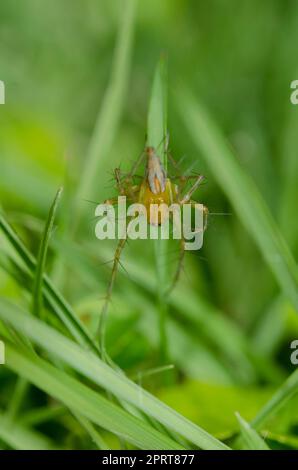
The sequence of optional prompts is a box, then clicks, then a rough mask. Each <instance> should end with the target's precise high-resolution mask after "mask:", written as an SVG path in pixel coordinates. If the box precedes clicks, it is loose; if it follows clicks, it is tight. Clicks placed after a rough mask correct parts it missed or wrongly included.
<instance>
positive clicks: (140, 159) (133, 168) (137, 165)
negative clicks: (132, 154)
mask: <svg viewBox="0 0 298 470" xmlns="http://www.w3.org/2000/svg"><path fill="white" fill-rule="evenodd" d="M145 155H146V154H145V152H142V153H141V155H140V156H139V158H138V159H137V161H136V162H135V163H134V164H133V166H132V169H131V170H130V172H129V173H128V175H127V177H128V178H132V177H133V176H134V175H135V172H136V171H137V169H138V168H139V166H140V165H141V163H142V161H143V160H144V157H145Z"/></svg>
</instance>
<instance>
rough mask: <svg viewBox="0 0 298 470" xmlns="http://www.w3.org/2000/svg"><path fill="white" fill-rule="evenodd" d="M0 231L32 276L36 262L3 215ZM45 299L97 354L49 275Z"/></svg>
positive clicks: (46, 282) (45, 282)
mask: <svg viewBox="0 0 298 470" xmlns="http://www.w3.org/2000/svg"><path fill="white" fill-rule="evenodd" d="M0 230H1V231H2V232H3V234H4V235H5V237H6V239H7V240H8V242H9V243H10V244H11V245H12V246H13V247H14V249H15V251H16V253H17V254H18V255H19V256H20V258H21V259H22V261H23V262H24V263H25V265H26V266H27V268H28V269H29V271H30V272H31V274H32V275H33V273H34V272H35V271H36V260H35V258H34V256H33V255H32V254H31V253H30V252H29V250H28V249H27V248H26V246H25V245H24V244H23V242H22V241H21V240H20V238H19V237H18V235H17V234H16V232H15V231H14V230H13V228H12V227H11V226H10V225H9V224H8V222H7V221H6V219H5V218H4V216H3V215H2V214H0ZM44 289H45V297H46V299H47V300H48V302H49V304H50V306H51V307H52V310H53V311H54V312H55V313H56V315H57V316H58V318H60V320H61V321H62V322H63V323H64V325H65V326H66V327H67V329H68V330H69V332H70V333H71V334H72V336H73V337H74V338H75V339H76V340H77V341H78V342H79V343H80V344H82V345H85V346H87V347H89V348H90V349H92V350H93V351H95V352H98V346H97V345H96V343H95V341H94V340H93V339H92V338H91V336H90V334H89V333H88V331H87V330H86V328H85V327H84V325H83V324H82V322H81V321H80V320H79V318H78V317H77V315H76V314H75V313H74V312H73V311H72V308H71V307H70V305H69V304H68V302H67V301H66V300H65V299H64V298H63V296H62V295H61V294H60V293H59V291H58V290H57V289H56V288H55V287H54V286H53V284H52V282H51V281H50V279H49V278H48V276H47V275H44Z"/></svg>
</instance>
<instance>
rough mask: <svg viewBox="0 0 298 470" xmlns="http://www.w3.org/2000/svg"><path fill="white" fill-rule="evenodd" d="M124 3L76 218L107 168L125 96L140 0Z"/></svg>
mask: <svg viewBox="0 0 298 470" xmlns="http://www.w3.org/2000/svg"><path fill="white" fill-rule="evenodd" d="M123 3H124V4H123V5H122V6H121V10H120V14H121V25H120V29H119V32H118V39H117V44H116V49H115V53H114V59H113V68H112V73H111V77H110V82H109V85H108V88H107V90H106V93H105V96H104V99H103V103H102V105H101V108H100V111H99V114H98V117H97V121H96V124H95V129H94V132H93V135H92V138H91V142H90V145H89V149H88V153H87V156H86V162H85V165H84V169H83V173H82V176H81V179H80V183H79V187H78V191H77V215H76V216H77V218H79V217H80V214H81V209H80V208H81V205H80V204H81V202H82V199H84V198H87V197H88V198H89V199H92V197H93V195H94V190H95V186H96V184H97V181H98V175H100V173H101V172H102V171H103V170H104V169H105V168H106V165H107V163H108V158H109V150H110V148H111V146H112V143H113V140H114V139H115V135H116V132H117V128H118V125H119V121H120V118H121V113H122V109H123V104H124V100H125V97H126V90H127V83H128V76H129V70H130V63H131V55H132V45H133V31H134V24H135V16H136V5H137V0H125V2H123Z"/></svg>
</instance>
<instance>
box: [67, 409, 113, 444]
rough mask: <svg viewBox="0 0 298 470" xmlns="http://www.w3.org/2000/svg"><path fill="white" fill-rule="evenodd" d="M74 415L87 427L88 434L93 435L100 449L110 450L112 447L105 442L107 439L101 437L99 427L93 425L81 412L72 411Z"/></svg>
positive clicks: (93, 439) (92, 437)
mask: <svg viewBox="0 0 298 470" xmlns="http://www.w3.org/2000/svg"><path fill="white" fill-rule="evenodd" d="M72 414H73V415H74V417H75V418H76V420H77V421H79V423H80V424H81V426H82V427H83V428H84V429H85V431H86V432H87V434H89V436H90V437H91V440H92V442H94V443H95V445H96V447H97V448H98V449H100V450H110V447H109V446H108V444H107V443H106V442H105V440H104V439H103V438H102V437H101V435H100V434H99V432H98V431H97V429H95V427H94V426H93V424H92V423H91V422H90V421H89V420H88V419H86V418H85V417H84V416H82V415H81V414H80V413H75V412H74V411H73V412H72Z"/></svg>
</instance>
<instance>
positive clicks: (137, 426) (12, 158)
mask: <svg viewBox="0 0 298 470" xmlns="http://www.w3.org/2000/svg"><path fill="white" fill-rule="evenodd" d="M235 13H237V15H236V14H235ZM65 18H67V21H66V20H65ZM0 22H2V23H3V24H2V28H1V29H0V31H1V32H0V37H1V41H0V70H1V73H2V74H3V75H2V76H1V77H0V79H1V80H3V81H4V83H5V85H6V104H5V105H4V106H2V105H1V108H0V339H1V340H2V341H3V342H4V343H5V354H6V363H5V365H0V387H1V394H0V447H1V448H3V449H6V448H8V449H11V448H12V449H65V448H67V449H94V448H96V449H119V448H142V449H185V448H187V449H196V448H202V449H223V450H224V449H225V450H228V449H238V448H241V449H298V411H297V410H298V407H297V404H298V396H297V391H298V375H297V374H298V371H297V370H295V365H293V364H291V361H290V355H291V352H292V350H291V349H290V343H291V341H292V340H294V339H297V338H298V316H297V313H298V289H297V287H298V274H297V262H296V259H297V249H298V220H297V216H296V202H297V197H298V189H297V188H298V186H297V158H296V151H297V144H298V132H297V126H298V106H297V107H295V106H293V105H292V104H291V103H290V99H289V98H290V92H291V91H290V82H291V81H292V80H294V79H297V78H298V77H297V76H296V74H297V67H295V63H294V59H293V58H294V57H295V44H296V43H297V39H298V24H297V22H298V5H297V4H296V3H295V2H290V3H285V2H283V1H282V0H280V1H276V2H271V1H269V0H268V1H267V0H266V1H264V2H258V1H257V0H250V1H245V2H243V3H241V4H239V2H237V1H236V0H231V1H229V2H221V1H219V0H212V1H210V2H208V6H207V4H205V3H204V2H195V1H190V2H189V1H180V0H167V1H164V2H157V1H153V2H137V0H125V5H124V6H123V4H121V5H120V2H108V1H106V0H102V1H101V2H99V1H98V0H87V1H86V2H80V1H79V0H73V2H72V8H71V9H70V8H69V2H68V1H67V0H62V1H61V2H59V3H55V5H54V4H52V3H51V2H47V3H44V2H43V5H39V3H38V2H35V1H34V0H27V2H24V4H22V5H21V4H19V2H17V1H16V0H10V1H8V0H4V1H2V2H1V6H0ZM273 58H274V60H273ZM167 133H169V150H170V154H171V155H173V157H174V158H175V160H176V161H179V160H180V159H181V162H180V163H179V168H180V170H179V171H181V173H183V172H188V173H190V172H191V171H195V172H196V173H202V174H204V175H205V176H206V184H204V185H202V186H200V188H199V189H198V190H197V191H196V193H195V195H194V198H195V199H196V200H198V201H199V202H202V203H204V204H205V205H206V206H207V207H208V208H209V211H210V216H209V221H208V229H207V231H206V233H205V235H204V246H203V248H202V249H201V250H200V251H199V252H188V253H186V257H185V263H184V269H183V272H182V273H181V276H180V280H179V282H178V284H177V285H176V287H175V288H174V290H173V291H172V292H171V293H170V295H168V294H167V289H168V287H169V285H170V284H171V280H172V279H173V276H174V273H175V270H176V268H177V260H178V256H179V246H178V245H179V242H178V241H173V240H170V241H167V242H164V241H162V240H152V241H150V240H137V241H129V243H128V244H127V246H126V247H125V250H124V251H123V255H122V256H121V266H120V267H119V272H118V274H117V278H116V282H115V286H114V290H113V295H112V302H111V303H110V305H109V309H108V315H107V322H106V325H105V332H106V334H105V347H106V349H107V353H108V355H109V357H110V358H111V360H112V361H107V363H106V362H104V361H102V355H101V350H100V346H99V345H98V339H97V338H96V330H97V327H98V323H99V316H100V312H101V308H102V305H103V302H104V297H105V295H106V289H107V284H108V280H109V278H110V271H111V269H110V268H111V261H112V260H113V257H114V252H115V246H116V241H111V240H104V241H99V240H97V239H96V237H95V234H94V228H95V218H94V209H95V204H96V202H102V201H103V200H104V199H106V198H110V197H113V196H115V195H116V194H117V193H116V189H115V187H114V180H113V178H112V179H111V174H112V170H113V169H114V168H115V167H120V168H121V170H122V171H123V172H126V171H129V169H130V168H131V166H132V164H133V163H134V162H135V161H136V160H137V159H138V157H139V156H140V154H141V152H142V151H143V149H144V146H145V143H147V144H148V145H152V146H154V147H155V148H158V149H159V154H160V156H161V159H162V161H163V164H164V166H165V168H167V171H168V174H169V175H174V173H175V172H177V168H173V165H172V163H171V161H170V159H169V160H168V159H167V157H168V154H167V151H166V149H167ZM182 157H184V158H182ZM142 171H143V170H142V168H141V169H138V173H139V174H142ZM62 187H63V193H62V191H61V189H58V188H62ZM55 195H56V196H55Z"/></svg>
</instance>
